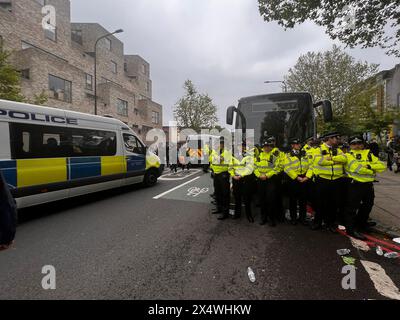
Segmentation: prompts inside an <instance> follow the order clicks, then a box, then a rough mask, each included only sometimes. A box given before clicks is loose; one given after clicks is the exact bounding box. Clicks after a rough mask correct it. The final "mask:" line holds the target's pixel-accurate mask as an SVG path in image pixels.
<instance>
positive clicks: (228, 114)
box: [226, 106, 236, 125]
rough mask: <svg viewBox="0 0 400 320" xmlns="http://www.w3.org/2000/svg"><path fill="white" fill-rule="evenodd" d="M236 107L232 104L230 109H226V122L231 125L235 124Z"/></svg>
mask: <svg viewBox="0 0 400 320" xmlns="http://www.w3.org/2000/svg"><path fill="white" fill-rule="evenodd" d="M235 110H236V108H235V107H234V106H230V107H229V108H228V110H226V123H227V124H229V125H232V124H233V114H234V113H235Z"/></svg>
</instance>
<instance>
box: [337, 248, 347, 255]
mask: <svg viewBox="0 0 400 320" xmlns="http://www.w3.org/2000/svg"><path fill="white" fill-rule="evenodd" d="M336 252H337V254H338V255H339V256H346V255H348V254H349V253H350V249H339V250H336Z"/></svg>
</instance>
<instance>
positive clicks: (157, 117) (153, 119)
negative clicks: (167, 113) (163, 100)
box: [151, 111, 160, 124]
mask: <svg viewBox="0 0 400 320" xmlns="http://www.w3.org/2000/svg"><path fill="white" fill-rule="evenodd" d="M151 122H152V123H154V124H159V123H160V114H159V113H158V112H155V111H152V112H151Z"/></svg>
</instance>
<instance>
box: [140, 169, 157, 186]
mask: <svg viewBox="0 0 400 320" xmlns="http://www.w3.org/2000/svg"><path fill="white" fill-rule="evenodd" d="M158 177H159V174H158V172H157V170H155V169H151V170H149V171H147V172H146V174H145V175H144V180H143V184H144V186H145V187H152V186H154V185H155V184H156V183H157V178H158Z"/></svg>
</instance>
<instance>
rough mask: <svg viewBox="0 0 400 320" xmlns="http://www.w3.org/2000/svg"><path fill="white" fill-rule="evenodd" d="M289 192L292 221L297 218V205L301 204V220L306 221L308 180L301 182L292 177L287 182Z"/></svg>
mask: <svg viewBox="0 0 400 320" xmlns="http://www.w3.org/2000/svg"><path fill="white" fill-rule="evenodd" d="M287 186H288V194H289V210H290V218H291V219H292V221H294V220H296V219H297V206H299V220H300V221H305V220H306V216H307V192H308V182H303V183H301V182H299V181H298V180H297V179H294V180H293V179H290V180H289V181H288V183H287Z"/></svg>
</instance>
